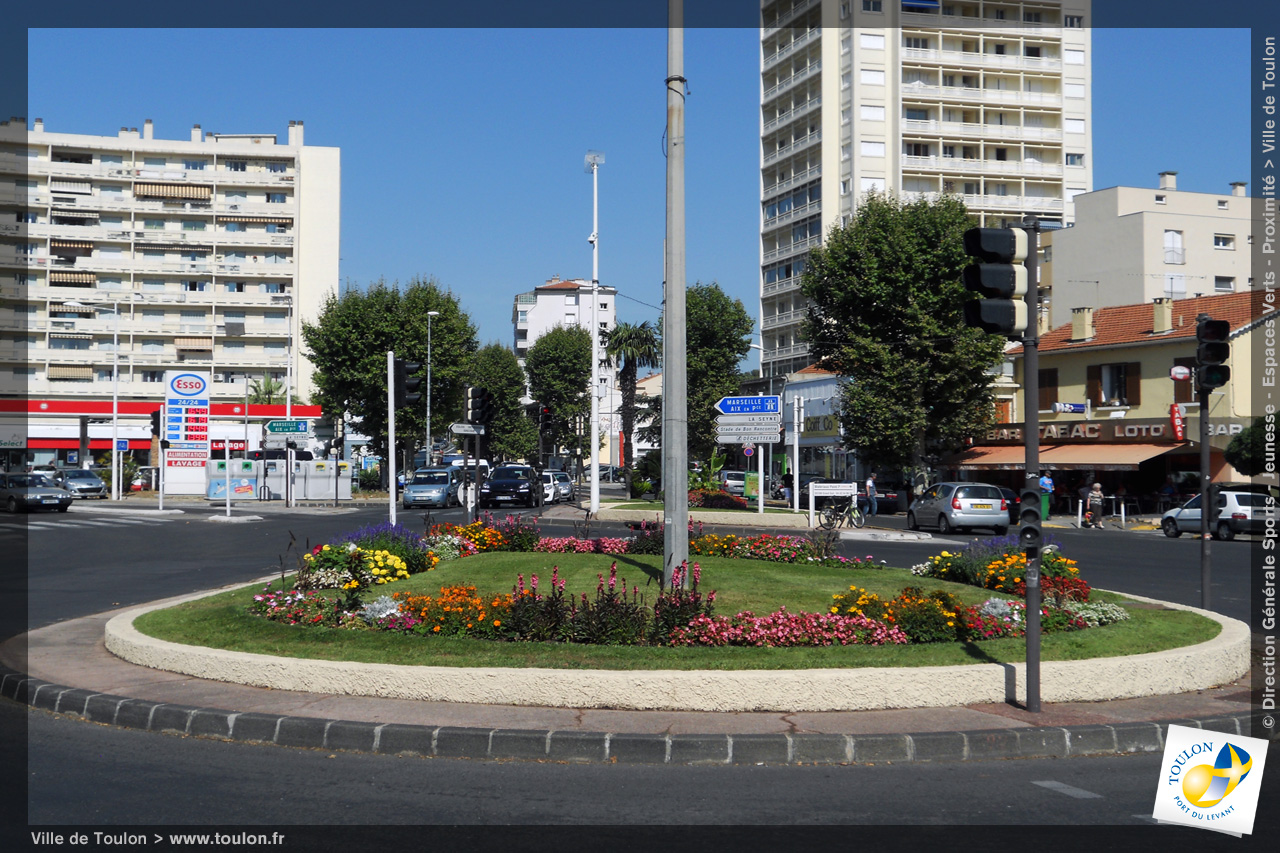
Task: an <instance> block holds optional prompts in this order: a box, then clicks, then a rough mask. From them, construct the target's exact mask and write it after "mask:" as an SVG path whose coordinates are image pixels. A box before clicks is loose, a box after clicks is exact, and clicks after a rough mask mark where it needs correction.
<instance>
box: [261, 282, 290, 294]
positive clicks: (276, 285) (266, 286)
mask: <svg viewBox="0 0 1280 853" xmlns="http://www.w3.org/2000/svg"><path fill="white" fill-rule="evenodd" d="M262 292H263V293H284V292H285V291H284V284H282V283H281V282H278V281H276V282H264V283H263V285H262Z"/></svg>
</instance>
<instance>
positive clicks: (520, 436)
mask: <svg viewBox="0 0 1280 853" xmlns="http://www.w3.org/2000/svg"><path fill="white" fill-rule="evenodd" d="M468 374H469V376H470V379H469V384H471V385H477V386H480V387H483V388H484V389H485V390H486V391H489V392H491V393H492V394H493V402H494V409H495V411H494V416H493V421H492V422H491V423H490V424H489V426H488V428H487V429H486V435H485V442H484V443H485V445H486V447H487V448H488V454H489V458H490V460H499V459H502V460H513V459H533V458H534V456H536V455H537V452H538V428H537V427H536V426H534V424H533V422H532V421H530V420H529V415H528V412H526V411H525V407H524V406H523V405H521V403H520V398H521V397H523V396H524V383H525V376H524V371H523V370H521V369H520V362H519V361H517V360H516V354H515V353H513V352H512V351H511V350H509V349H507V348H506V347H504V346H503V345H502V344H497V343H493V344H489V345H487V346H485V347H482V348H481V349H480V351H479V352H477V353H476V354H475V355H474V356H473V357H472V359H471V367H470V369H469V371H468Z"/></svg>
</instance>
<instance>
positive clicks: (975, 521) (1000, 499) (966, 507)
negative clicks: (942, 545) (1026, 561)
mask: <svg viewBox="0 0 1280 853" xmlns="http://www.w3.org/2000/svg"><path fill="white" fill-rule="evenodd" d="M922 524H927V525H929V526H934V525H936V526H937V528H938V532H939V533H944V534H945V533H950V532H951V531H953V530H957V531H958V530H961V529H963V528H966V527H989V528H991V529H992V530H994V531H995V532H996V535H997V536H1003V535H1004V534H1006V533H1008V532H1009V503H1008V501H1007V500H1006V499H1005V497H1004V495H1003V494H1002V493H1001V492H1000V490H999V489H998V488H996V487H995V486H989V485H987V484H986V483H934V484H933V485H932V486H930V487H929V488H927V489H925V490H924V493H923V494H921V495H920V497H918V498H916V499H915V500H914V501H912V502H911V507H910V508H909V509H908V510H907V527H909V528H911V529H912V530H919V529H920V525H922Z"/></svg>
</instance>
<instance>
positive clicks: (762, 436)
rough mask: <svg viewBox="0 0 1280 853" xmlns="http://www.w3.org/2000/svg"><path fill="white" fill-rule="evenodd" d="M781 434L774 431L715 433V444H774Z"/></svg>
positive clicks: (779, 439) (780, 437) (780, 438)
mask: <svg viewBox="0 0 1280 853" xmlns="http://www.w3.org/2000/svg"><path fill="white" fill-rule="evenodd" d="M781 440H782V435H781V434H780V433H776V432H756V433H746V434H737V433H734V434H732V435H728V434H721V433H716V443H717V444H776V443H778V442H779V441H781Z"/></svg>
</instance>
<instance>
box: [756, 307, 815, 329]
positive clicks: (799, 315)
mask: <svg viewBox="0 0 1280 853" xmlns="http://www.w3.org/2000/svg"><path fill="white" fill-rule="evenodd" d="M805 316H806V313H805V312H804V311H787V312H785V313H782V314H774V315H773V316H772V317H765V318H764V320H763V321H762V322H761V324H760V325H761V328H763V329H779V328H782V327H784V326H794V325H796V324H798V323H799V322H800V321H801V320H803V319H804V318H805Z"/></svg>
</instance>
